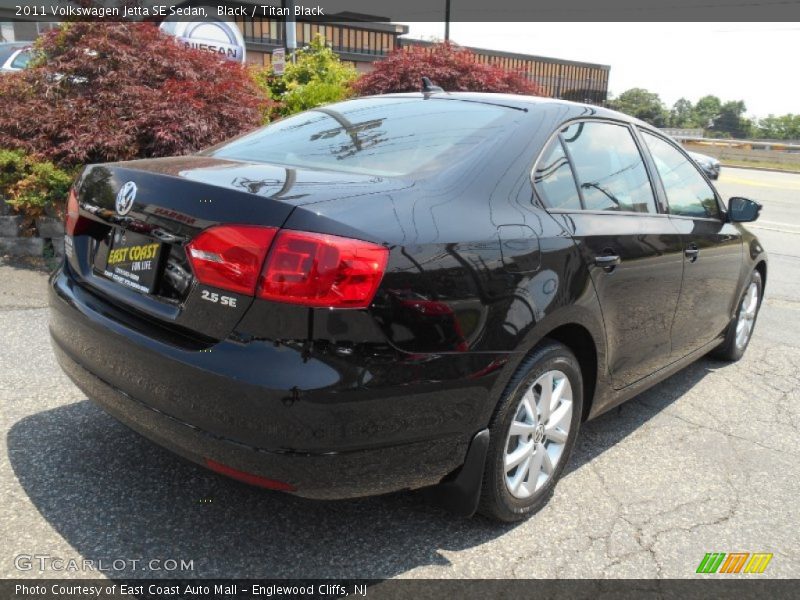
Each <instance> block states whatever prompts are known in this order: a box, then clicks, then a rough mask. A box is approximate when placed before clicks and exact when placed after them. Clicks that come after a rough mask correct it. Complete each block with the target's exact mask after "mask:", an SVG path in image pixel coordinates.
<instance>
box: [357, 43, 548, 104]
mask: <svg viewBox="0 0 800 600" xmlns="http://www.w3.org/2000/svg"><path fill="white" fill-rule="evenodd" d="M423 76H425V77H428V78H430V80H431V81H432V82H433V83H434V84H436V85H438V86H440V87H441V88H443V89H444V90H446V91H448V92H467V91H469V92H502V93H508V94H530V95H539V88H538V86H537V85H536V84H535V83H534V82H533V81H531V80H530V79H527V78H526V77H525V75H524V74H522V73H520V72H518V71H507V70H505V69H502V68H501V67H499V66H496V65H488V64H485V63H480V62H478V61H477V56H476V55H475V53H473V52H471V51H469V50H467V49H465V48H462V47H460V46H457V45H456V44H452V43H449V42H445V43H441V44H434V45H432V46H429V47H422V46H409V47H407V48H400V49H398V50H395V51H394V52H392V53H391V54H390V55H389V56H387V57H386V58H385V59H384V60H381V61H379V62H376V63H375V69H374V70H373V71H371V72H370V73H366V74H364V75H362V76H361V77H360V78H359V79H358V80H357V81H356V82H355V84H354V85H353V87H354V89H355V91H356V92H357V93H358V94H361V95H367V94H385V93H389V92H416V91H419V89H420V86H421V85H422V77H423Z"/></svg>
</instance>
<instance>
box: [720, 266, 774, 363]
mask: <svg viewBox="0 0 800 600" xmlns="http://www.w3.org/2000/svg"><path fill="white" fill-rule="evenodd" d="M753 289H755V298H753V296H752V294H753ZM763 295H764V283H763V281H762V279H761V273H759V272H758V271H753V272H752V273H751V275H750V279H749V281H748V282H747V285H745V288H744V292H742V295H741V297H740V298H739V303H738V308H737V309H736V318H735V319H733V320H732V321H731V323H730V325H728V329H727V331H726V332H725V340H724V341H723V342H722V343H721V344H720V345H719V346H718V347H717V348H716V349H715V350H713V351H712V352H711V355H712V356H713V357H714V358H718V359H720V360H727V361H730V362H734V361H737V360H739V359H740V358H742V356H744V352H745V350H747V346H748V345H750V340H751V339H752V337H753V330H754V329H755V326H756V320H757V319H758V311H759V309H760V308H761V299H762V297H763ZM751 302H754V303H755V304H754V305H753V304H751ZM748 321H749V327H748V325H747V322H748ZM740 323H744V325H741V327H744V328H746V329H747V331H746V335H745V336H744V338H743V339H742V338H741V337H740V335H739V334H740V333H741V330H740V329H739V327H740Z"/></svg>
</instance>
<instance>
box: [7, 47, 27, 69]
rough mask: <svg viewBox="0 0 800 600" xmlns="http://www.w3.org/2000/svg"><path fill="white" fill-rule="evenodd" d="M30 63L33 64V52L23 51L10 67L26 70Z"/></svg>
mask: <svg viewBox="0 0 800 600" xmlns="http://www.w3.org/2000/svg"><path fill="white" fill-rule="evenodd" d="M29 62H31V51H30V50H23V51H22V52H20V53H19V54H17V55H16V56H15V57H14V60H12V61H11V65H10V66H11V68H12V69H24V68H25V67H27V66H28V63H29Z"/></svg>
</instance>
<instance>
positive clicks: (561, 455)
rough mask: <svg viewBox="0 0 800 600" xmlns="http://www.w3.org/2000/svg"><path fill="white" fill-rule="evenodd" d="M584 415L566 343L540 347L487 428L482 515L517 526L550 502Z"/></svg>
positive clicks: (524, 365) (522, 367)
mask: <svg viewBox="0 0 800 600" xmlns="http://www.w3.org/2000/svg"><path fill="white" fill-rule="evenodd" d="M582 410H583V380H582V377H581V372H580V366H579V364H578V361H577V359H576V358H575V356H574V355H573V354H572V352H570V350H569V349H568V348H567V347H566V346H564V345H563V344H560V343H558V342H554V341H549V340H548V341H546V342H544V343H542V344H541V345H540V346H539V347H538V348H536V350H534V351H533V353H532V354H531V355H530V356H529V357H527V358H526V359H525V360H524V361H523V363H522V364H521V365H520V366H519V368H518V370H517V373H516V374H515V375H514V377H513V378H512V380H511V382H509V385H508V386H507V388H506V392H505V394H504V396H503V398H502V399H501V400H500V403H499V404H498V408H497V411H496V413H495V415H494V417H493V419H492V424H491V425H490V427H489V431H490V438H489V439H490V442H489V452H488V455H487V458H486V469H485V472H484V478H483V488H482V491H481V502H480V507H479V511H480V512H481V513H482V514H484V515H486V516H488V517H491V518H494V519H498V520H500V521H507V522H512V521H519V520H521V519H524V518H525V517H526V516H528V515H529V514H531V513H533V512H535V511H536V510H538V509H539V508H541V507H542V506H543V505H544V504H545V503H546V502H547V499H548V498H549V496H550V494H551V493H552V491H553V488H554V487H555V484H556V481H557V480H558V478H559V477H560V476H561V473H563V471H564V467H565V466H566V463H567V460H568V459H569V455H570V453H571V451H572V448H573V446H574V445H575V439H576V437H577V434H578V427H579V425H580V419H581V414H582Z"/></svg>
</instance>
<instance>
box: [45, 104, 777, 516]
mask: <svg viewBox="0 0 800 600" xmlns="http://www.w3.org/2000/svg"><path fill="white" fill-rule="evenodd" d="M759 209H760V205H758V204H757V203H755V202H753V201H751V200H747V199H744V198H733V199H731V200H730V202H729V204H728V205H727V206H725V205H723V203H722V200H721V199H720V197H719V196H718V194H717V192H716V190H715V189H714V187H713V186H712V185H711V184H710V183H709V182H708V180H707V179H706V177H705V176H704V175H703V174H702V173H701V172H700V171H699V169H698V167H697V165H696V164H695V163H694V161H692V160H691V159H690V158H689V157H688V156H687V155H686V153H685V152H684V151H683V150H682V149H681V148H680V147H679V146H678V145H676V144H675V143H674V142H673V141H672V140H671V139H668V138H666V137H664V136H663V135H662V134H660V133H659V132H658V131H657V130H654V129H652V128H651V127H649V126H648V125H646V124H644V123H641V122H639V121H635V120H633V119H631V118H629V117H626V116H624V115H621V114H619V113H616V112H612V111H609V110H605V109H603V108H599V107H594V106H587V105H581V104H574V103H569V102H562V101H556V100H550V99H541V98H530V97H524V96H507V95H495V94H476V93H454V94H448V93H441V92H427V93H419V94H415V93H410V94H397V95H387V96H378V97H371V98H362V99H357V100H351V101H346V102H342V103H339V104H333V105H329V106H326V107H322V108H318V109H314V110H311V111H308V112H305V113H302V114H299V115H296V116H293V117H290V118H287V119H285V120H282V121H280V122H277V123H274V124H272V125H270V126H268V127H265V128H263V129H260V130H257V131H255V132H254V133H250V134H248V135H244V136H242V137H239V138H236V139H234V140H233V141H230V142H228V143H225V144H223V145H220V146H217V147H214V148H212V149H210V150H207V151H205V152H202V153H199V154H196V155H192V156H181V157H176V158H165V159H155V160H140V161H133V162H121V163H113V164H99V165H92V166H88V167H86V168H85V169H84V171H83V172H82V174H81V175H80V176H79V178H78V180H77V181H76V183H75V185H74V187H73V189H72V191H71V193H70V197H69V203H68V215H67V225H66V227H67V233H68V236H67V238H66V260H65V263H64V265H63V267H62V268H60V269H59V270H58V271H57V272H56V273H55V274H54V275H53V277H52V279H51V286H50V290H51V294H50V303H51V324H50V329H51V333H52V340H53V346H54V349H55V353H56V355H57V357H58V360H59V362H60V364H61V366H62V367H63V369H64V370H65V371H66V372H67V374H69V376H70V377H71V378H72V379H73V380H74V381H75V383H76V384H77V385H78V386H79V387H80V388H81V389H82V390H83V391H84V392H85V393H86V395H87V396H88V397H89V398H91V399H93V400H95V401H96V402H98V403H99V404H101V405H102V406H103V407H104V408H105V409H106V410H107V411H108V412H109V413H111V414H112V415H113V416H115V417H116V418H117V419H119V420H120V421H122V422H124V423H126V424H127V425H129V426H130V427H131V428H133V429H134V430H136V431H138V432H140V433H142V434H143V435H145V436H147V437H148V438H150V439H152V440H154V441H155V442H156V443H158V444H161V445H163V446H166V447H168V448H170V449H172V450H173V451H175V452H177V453H178V454H181V455H183V456H185V457H187V458H189V459H191V460H193V461H196V462H198V463H201V464H203V465H205V466H207V467H209V468H211V469H213V470H215V471H217V472H220V473H223V474H226V475H228V476H230V477H234V478H237V479H240V480H243V481H247V482H249V483H252V484H256V485H260V486H263V487H267V488H272V489H278V490H284V491H288V492H293V493H295V494H298V495H301V496H306V497H310V498H346V497H355V496H362V495H369V494H380V493H385V492H392V491H396V490H402V489H416V488H423V487H429V488H430V490H431V491H432V493H434V494H435V495H437V496H438V497H439V498H440V499H441V500H442V501H443V502H445V503H448V504H449V505H450V506H451V507H452V508H453V509H454V510H457V511H459V512H462V513H465V514H471V513H473V512H474V511H475V510H476V509H478V508H479V509H480V510H481V512H483V513H484V514H487V515H489V516H492V517H494V518H497V519H501V520H505V521H512V520H516V519H519V518H522V517H524V516H525V515H526V514H528V513H530V512H531V511H533V510H535V509H536V508H537V507H539V506H541V505H542V504H543V503H544V502H545V501H546V499H547V498H548V496H549V492H550V491H551V490H552V488H553V486H554V485H555V483H556V481H557V479H558V477H559V475H560V474H561V473H562V472H563V471H564V467H565V465H566V463H567V459H568V457H569V454H570V451H571V449H572V447H573V446H574V444H575V439H576V436H577V435H578V428H579V425H580V423H581V422H582V421H584V420H586V419H590V418H592V417H595V416H596V415H599V414H600V413H602V412H604V411H607V410H608V409H609V408H611V407H612V406H614V405H616V404H618V403H620V402H622V401H624V400H626V399H628V398H630V397H632V396H634V395H635V394H637V393H639V392H641V391H642V390H644V389H645V388H648V387H650V386H652V385H653V384H655V383H656V382H658V381H660V380H662V379H664V378H665V377H667V376H668V375H670V374H672V373H674V372H676V371H677V370H678V369H680V368H681V367H683V366H685V365H687V364H688V363H690V362H691V361H693V360H696V359H697V358H699V357H701V356H703V355H705V354H707V353H709V352H710V351H714V352H715V353H716V354H717V356H719V357H722V358H724V359H728V360H736V359H738V358H739V357H741V356H742V353H743V352H744V351H745V349H746V348H747V345H748V342H749V340H750V336H751V333H752V331H753V326H754V324H755V320H756V316H757V314H758V309H759V305H760V302H761V298H762V295H763V292H764V285H765V283H766V279H767V260H766V255H765V253H764V250H763V249H762V247H761V245H760V244H759V241H758V240H757V239H756V237H755V236H754V235H753V234H751V233H750V232H749V231H748V230H747V229H745V228H744V227H743V226H742V225H741V222H744V221H752V220H754V219H755V218H756V217H757V216H758V212H759ZM676 451H677V452H680V449H677V450H676Z"/></svg>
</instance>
